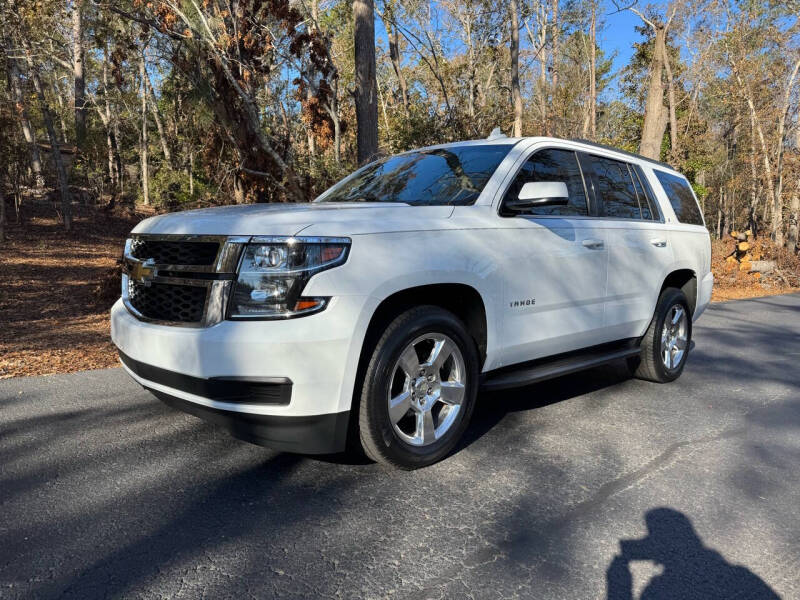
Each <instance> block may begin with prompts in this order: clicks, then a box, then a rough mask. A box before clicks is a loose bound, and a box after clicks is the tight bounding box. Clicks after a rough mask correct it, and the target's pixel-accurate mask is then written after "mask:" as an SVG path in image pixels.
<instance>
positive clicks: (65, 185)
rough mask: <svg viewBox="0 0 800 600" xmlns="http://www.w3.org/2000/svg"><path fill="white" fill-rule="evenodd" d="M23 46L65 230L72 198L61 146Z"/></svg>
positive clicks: (27, 47)
mask: <svg viewBox="0 0 800 600" xmlns="http://www.w3.org/2000/svg"><path fill="white" fill-rule="evenodd" d="M22 46H23V48H25V59H26V61H27V63H28V71H29V74H30V77H31V79H32V80H33V88H34V90H35V91H36V96H37V98H38V100H39V110H40V111H41V113H42V120H43V121H44V127H45V129H46V130H47V138H48V140H49V141H50V154H51V156H52V157H53V165H54V167H55V171H56V175H57V176H58V187H59V190H60V192H61V211H62V213H63V219H64V229H66V230H67V231H69V230H70V228H71V227H72V204H71V202H72V200H71V198H70V195H69V179H68V178H67V170H66V168H65V167H64V161H63V160H62V158H61V148H60V147H59V145H58V136H57V135H56V129H55V127H54V126H53V113H52V112H51V111H50V105H49V104H48V103H47V97H46V96H45V94H44V87H43V86H42V80H41V78H40V77H39V71H38V70H37V67H36V65H35V63H34V62H33V58H32V57H31V54H32V53H31V47H30V44H29V43H28V42H27V41H23V42H22Z"/></svg>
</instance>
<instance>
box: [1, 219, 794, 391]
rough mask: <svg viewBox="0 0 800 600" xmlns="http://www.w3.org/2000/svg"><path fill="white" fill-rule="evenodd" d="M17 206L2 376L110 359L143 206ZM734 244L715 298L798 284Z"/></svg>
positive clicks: (716, 260) (721, 254) (4, 301)
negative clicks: (62, 209) (127, 246)
mask: <svg viewBox="0 0 800 600" xmlns="http://www.w3.org/2000/svg"><path fill="white" fill-rule="evenodd" d="M76 209H77V207H76ZM22 214H23V224H22V225H17V224H15V222H14V221H15V217H14V215H13V213H12V214H11V215H9V220H10V221H11V222H10V223H9V224H8V226H7V235H8V240H7V241H6V242H5V243H4V244H2V245H0V379H5V378H9V377H19V376H24V375H46V374H52V373H68V372H73V371H82V370H85V369H100V368H104V367H112V366H116V365H117V364H118V363H117V356H116V352H115V351H114V347H113V346H112V344H111V340H110V338H109V320H108V311H109V309H110V307H111V305H112V304H113V303H114V300H115V299H116V297H117V296H118V295H119V292H118V285H119V284H118V282H117V280H115V278H114V277H113V273H115V270H116V269H118V268H119V266H118V264H117V260H118V259H119V257H120V256H121V254H122V247H123V244H124V240H125V237H126V235H127V233H128V232H129V231H130V230H131V229H132V228H133V226H134V225H135V224H136V223H137V222H139V221H140V220H141V219H143V218H145V217H146V216H148V215H149V213H147V212H137V213H136V214H126V213H119V214H107V213H105V212H104V211H103V210H101V209H94V208H81V209H80V210H79V211H78V215H76V218H75V220H74V223H73V230H72V231H71V232H70V233H68V234H67V233H65V232H64V230H63V227H62V225H61V224H60V222H59V220H58V216H57V214H56V213H55V211H54V210H53V208H52V206H51V205H49V204H47V203H40V204H33V203H31V204H28V205H25V206H24V207H23V213H22ZM732 247H733V242H732V241H715V242H714V244H713V270H714V274H715V277H716V285H715V288H714V296H713V301H722V300H733V299H740V298H751V297H756V296H766V295H773V294H784V293H787V292H792V291H798V289H800V287H793V285H794V286H798V284H800V279H798V278H797V276H798V275H800V268H795V267H797V265H798V264H800V262H798V261H797V259H796V257H794V258H793V259H790V260H789V263H788V266H787V267H786V268H785V269H784V271H787V269H788V271H787V272H791V273H792V275H789V276H788V277H789V278H788V280H787V281H782V280H780V279H775V278H765V279H762V280H759V279H755V278H754V277H753V276H752V275H751V274H748V273H740V272H739V271H738V270H736V269H735V268H733V267H731V265H727V264H726V263H725V260H724V258H725V255H726V254H727V253H729V252H730V250H731V248H732ZM792 260H794V261H795V262H792ZM790 284H792V285H790Z"/></svg>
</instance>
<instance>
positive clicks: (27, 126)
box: [6, 57, 44, 187]
mask: <svg viewBox="0 0 800 600" xmlns="http://www.w3.org/2000/svg"><path fill="white" fill-rule="evenodd" d="M6 68H7V76H8V85H9V87H10V89H11V98H12V100H13V102H14V109H15V113H16V115H17V117H18V119H19V122H20V126H21V127H22V135H23V136H24V138H25V144H26V145H27V146H28V152H30V155H31V171H32V172H33V177H34V181H35V184H36V186H37V187H42V186H44V176H43V175H42V158H41V156H40V154H39V146H38V145H37V144H36V133H35V131H34V129H33V127H32V126H31V120H30V117H29V116H28V107H27V105H26V103H25V94H24V93H23V92H22V83H21V82H20V72H19V66H18V65H17V61H16V59H14V58H11V57H8V58H7V59H6Z"/></svg>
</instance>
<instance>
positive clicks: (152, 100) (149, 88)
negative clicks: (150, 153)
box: [144, 71, 172, 168]
mask: <svg viewBox="0 0 800 600" xmlns="http://www.w3.org/2000/svg"><path fill="white" fill-rule="evenodd" d="M144 84H145V93H146V94H147V98H148V101H149V104H150V113H151V114H152V115H153V121H155V123H156V130H158V139H159V141H160V142H161V151H162V152H163V153H164V160H166V161H167V166H169V167H170V168H172V152H170V150H169V144H167V135H166V133H165V131H164V124H163V121H162V119H161V113H160V112H159V111H158V104H157V103H156V95H155V92H153V85H152V83H151V82H150V75H148V74H147V71H145V74H144Z"/></svg>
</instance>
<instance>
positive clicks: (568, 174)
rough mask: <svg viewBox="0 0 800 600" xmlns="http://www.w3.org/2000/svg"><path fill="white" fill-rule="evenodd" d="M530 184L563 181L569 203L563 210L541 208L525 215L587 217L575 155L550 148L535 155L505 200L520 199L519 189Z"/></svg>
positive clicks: (558, 207)
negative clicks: (532, 182) (565, 185)
mask: <svg viewBox="0 0 800 600" xmlns="http://www.w3.org/2000/svg"><path fill="white" fill-rule="evenodd" d="M531 181H563V182H564V183H566V184H567V190H568V191H569V203H568V204H567V205H566V206H540V207H538V208H534V209H531V210H530V211H526V214H531V215H564V216H585V215H588V214H589V211H588V209H587V206H586V189H585V188H584V187H583V176H582V175H581V170H580V167H579V166H578V159H577V158H576V156H575V153H574V152H572V151H570V150H557V149H555V148H549V149H547V150H540V151H539V152H537V153H536V154H534V155H533V156H532V157H531V158H530V159H528V161H527V162H526V163H525V164H524V165H523V166H522V169H520V171H519V173H518V174H517V177H516V179H515V180H514V183H512V184H511V187H510V188H509V189H508V192H506V198H516V197H517V196H519V191H520V190H521V189H522V186H523V185H525V184H526V183H528V182H531Z"/></svg>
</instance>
